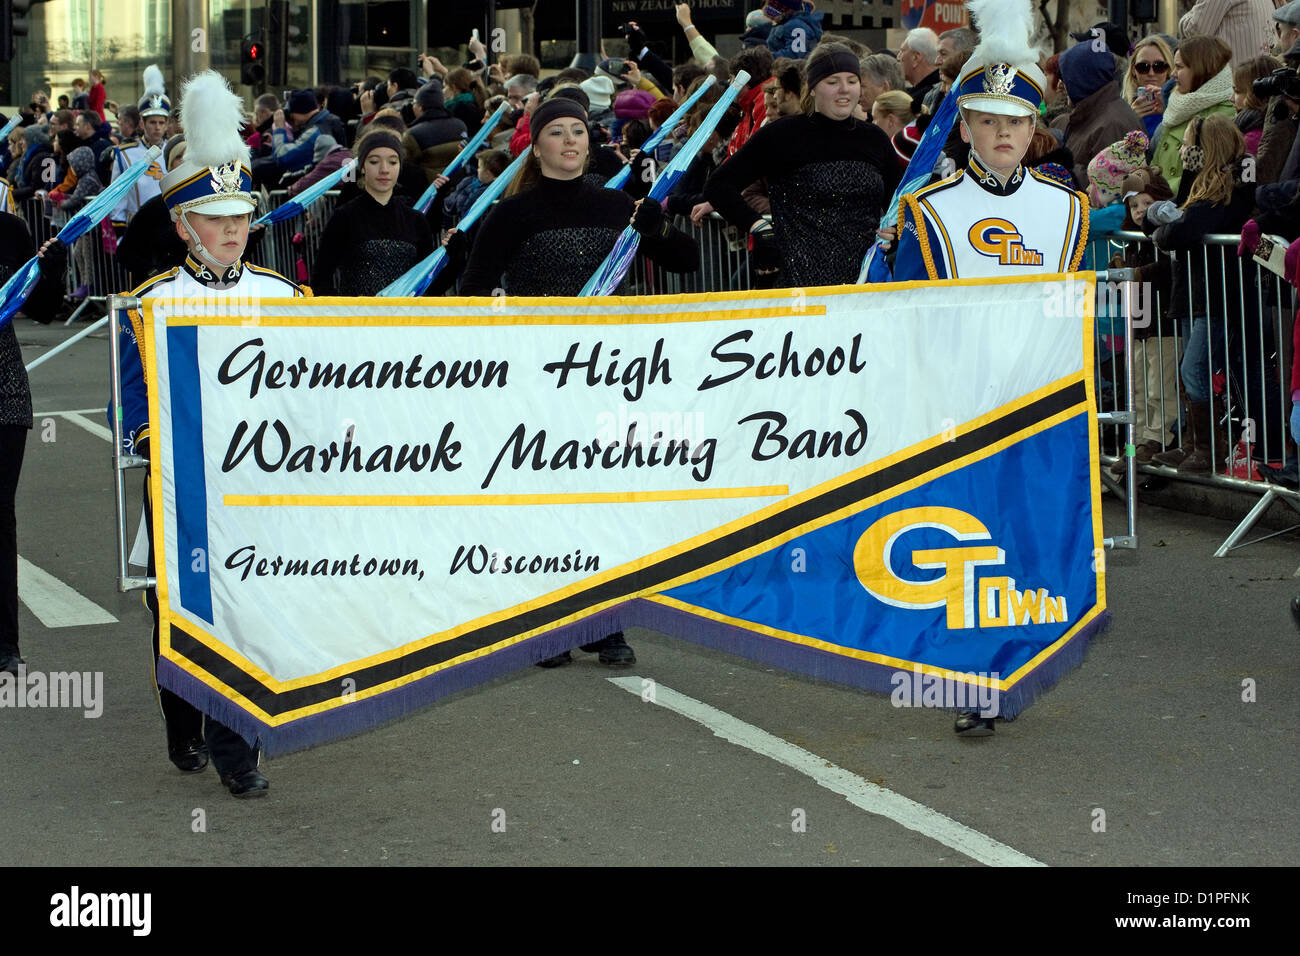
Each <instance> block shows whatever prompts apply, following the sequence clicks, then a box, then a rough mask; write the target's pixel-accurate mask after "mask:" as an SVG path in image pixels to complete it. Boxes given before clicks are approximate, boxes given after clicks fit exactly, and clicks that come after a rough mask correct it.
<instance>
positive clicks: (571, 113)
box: [528, 96, 587, 143]
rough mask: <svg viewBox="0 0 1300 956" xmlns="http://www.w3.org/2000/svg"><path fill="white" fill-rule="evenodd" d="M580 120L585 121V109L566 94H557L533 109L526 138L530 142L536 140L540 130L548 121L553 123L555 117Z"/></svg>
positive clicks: (544, 127)
mask: <svg viewBox="0 0 1300 956" xmlns="http://www.w3.org/2000/svg"><path fill="white" fill-rule="evenodd" d="M566 117H568V118H569V119H577V120H582V121H583V122H584V123H585V122H587V111H586V110H584V109H583V108H582V106H581V105H579V103H578V102H577V101H576V100H571V99H569V98H568V97H567V96H557V97H555V98H554V99H550V100H547V101H546V102H545V103H543V104H542V105H541V106H539V107H537V109H535V110H533V115H532V116H531V117H530V118H529V120H528V138H529V140H531V141H532V142H534V143H535V142H537V138H538V137H539V136H540V135H541V133H542V130H544V129H546V126H547V124H548V123H553V122H554V121H555V120H557V119H564V118H566Z"/></svg>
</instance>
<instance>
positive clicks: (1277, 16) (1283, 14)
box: [1273, 0, 1300, 27]
mask: <svg viewBox="0 0 1300 956" xmlns="http://www.w3.org/2000/svg"><path fill="white" fill-rule="evenodd" d="M1273 19H1274V20H1276V21H1277V22H1278V23H1285V24H1286V25H1287V26H1292V27H1300V0H1291V2H1290V3H1285V4H1283V5H1282V6H1280V7H1278V8H1277V9H1276V10H1274V11H1273Z"/></svg>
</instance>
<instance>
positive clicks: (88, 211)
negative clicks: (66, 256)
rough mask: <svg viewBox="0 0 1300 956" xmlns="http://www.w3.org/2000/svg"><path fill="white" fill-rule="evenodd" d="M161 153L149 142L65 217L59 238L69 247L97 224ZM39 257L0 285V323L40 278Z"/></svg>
mask: <svg viewBox="0 0 1300 956" xmlns="http://www.w3.org/2000/svg"><path fill="white" fill-rule="evenodd" d="M161 155H162V149H161V147H158V146H151V147H150V148H149V151H148V152H146V153H145V154H144V156H142V157H141V158H140V159H138V160H136V161H135V162H134V163H132V164H131V165H130V166H129V167H128V168H127V170H126V171H125V172H124V173H122V175H120V176H118V177H117V178H116V179H114V180H113V181H112V182H111V183H110V184H109V185H108V186H106V187H105V188H104V189H103V190H102V191H101V192H100V193H99V194H98V195H97V196H95V198H94V199H92V200H90V202H88V203H86V205H84V206H82V207H81V210H80V211H79V212H78V213H77V214H76V215H75V216H73V217H72V218H71V219H69V220H68V221H67V223H66V224H65V225H64V226H63V228H62V229H60V230H59V234H58V237H57V238H58V239H59V241H60V242H62V243H63V244H64V245H65V246H67V247H68V248H69V249H70V248H72V244H73V243H74V242H76V241H77V240H78V239H80V238H81V237H82V236H83V235H85V234H86V233H87V232H89V231H90V230H91V229H93V228H94V227H95V226H98V225H99V223H100V221H101V220H103V219H104V217H106V216H107V215H108V214H109V213H111V212H112V211H113V207H114V206H116V205H117V203H118V200H120V199H121V198H122V196H123V195H124V194H125V193H126V191H127V190H128V189H130V188H131V187H132V186H133V185H134V184H135V181H136V180H137V179H139V178H140V177H141V176H143V175H144V174H145V173H146V172H148V170H149V167H150V166H151V165H152V164H153V161H154V160H155V159H157V158H158V157H159V156H161ZM40 273H41V267H40V259H39V258H38V257H37V256H32V257H31V258H30V259H28V260H27V262H26V263H24V264H23V265H22V266H21V267H19V269H18V271H16V272H15V273H14V274H13V275H12V276H10V277H9V281H8V282H6V283H5V284H4V287H3V288H0V325H4V324H5V323H6V322H8V321H9V320H10V319H12V318H13V315H14V313H15V312H17V311H18V310H19V309H21V308H22V307H23V303H24V302H26V301H27V297H28V296H29V295H31V292H32V289H34V288H36V282H37V280H38V279H40Z"/></svg>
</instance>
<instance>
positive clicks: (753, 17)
mask: <svg viewBox="0 0 1300 956" xmlns="http://www.w3.org/2000/svg"><path fill="white" fill-rule="evenodd" d="M1294 2H1295V3H1300V0H1294ZM771 22H772V18H771V17H769V16H768V15H767V13H766V12H764V11H763V10H761V9H760V10H750V11H749V12H748V13H747V14H745V29H746V30H753V29H754V28H755V27H761V26H763V25H765V24H770V23H771Z"/></svg>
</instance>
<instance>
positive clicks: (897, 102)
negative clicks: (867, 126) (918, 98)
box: [871, 90, 916, 126]
mask: <svg viewBox="0 0 1300 956" xmlns="http://www.w3.org/2000/svg"><path fill="white" fill-rule="evenodd" d="M877 106H878V107H880V111H881V112H882V113H884V114H885V115H886V116H892V117H894V118H895V119H898V120H902V121H903V125H904V126H906V125H907V124H908V123H910V122H912V120H914V119H916V114H915V113H913V112H912V96H911V94H910V93H904V92H903V91H902V90H886V91H885V92H884V93H881V94H880V95H879V96H877V97H876V101H875V102H874V103H872V104H871V109H872V110H873V111H874V110H875V109H876V107H877Z"/></svg>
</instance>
